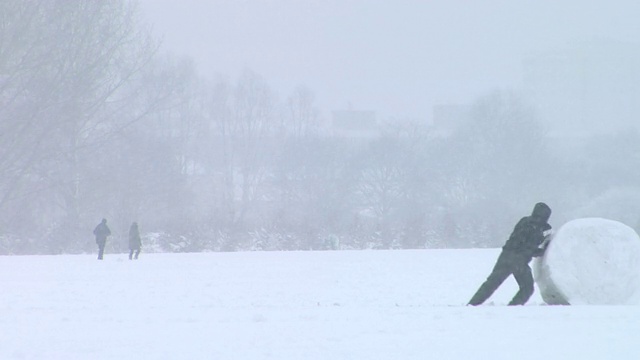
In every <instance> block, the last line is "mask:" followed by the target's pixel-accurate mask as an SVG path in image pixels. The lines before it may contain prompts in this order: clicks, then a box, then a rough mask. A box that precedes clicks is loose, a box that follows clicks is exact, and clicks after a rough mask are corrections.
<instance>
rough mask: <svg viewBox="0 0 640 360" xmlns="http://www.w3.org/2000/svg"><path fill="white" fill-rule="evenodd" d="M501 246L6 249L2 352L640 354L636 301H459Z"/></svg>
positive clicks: (505, 297)
mask: <svg viewBox="0 0 640 360" xmlns="http://www.w3.org/2000/svg"><path fill="white" fill-rule="evenodd" d="M497 255H498V250H415V251H327V252H250V253H206V254H145V253H142V255H141V257H140V260H138V261H129V260H127V258H126V255H124V254H106V256H105V260H104V261H102V262H99V261H97V260H95V256H94V255H61V256H20V257H18V256H14V257H6V256H5V257H0V286H1V287H0V359H67V360H68V359H119V360H124V359H278V360H289V359H295V360H312V359H318V360H328V359H331V360H335V359H367V360H370V359H396V360H401V359H545V360H549V359H579V360H584V359H640V307H638V306H546V305H543V302H542V300H541V298H540V295H539V294H538V292H537V291H536V294H535V295H534V296H533V297H532V299H531V300H530V301H529V303H528V304H527V305H526V306H523V307H507V306H504V305H505V304H506V303H507V302H508V301H509V300H510V298H511V297H512V296H513V294H514V293H515V292H516V288H517V285H516V284H515V281H513V279H512V278H510V279H508V280H507V282H506V283H505V284H504V285H503V286H502V287H501V288H500V289H499V290H498V292H496V294H494V296H493V297H492V298H491V299H489V303H488V304H487V305H486V306H480V307H467V306H464V304H465V303H466V301H467V300H468V299H469V297H470V296H471V295H472V294H473V293H474V292H475V290H476V289H477V287H478V286H479V285H480V284H481V282H482V281H483V280H484V279H485V277H486V276H487V275H488V274H489V272H490V270H491V268H492V266H493V264H494V261H495V259H496V257H497Z"/></svg>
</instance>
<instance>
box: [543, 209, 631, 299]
mask: <svg viewBox="0 0 640 360" xmlns="http://www.w3.org/2000/svg"><path fill="white" fill-rule="evenodd" d="M534 273H535V279H536V283H537V284H538V287H539V289H540V295H541V296H542V299H543V300H544V301H545V302H546V303H548V304H550V305H560V304H562V305H568V304H571V305H585V304H591V305H613V304H633V303H637V301H638V300H639V299H640V298H639V297H640V237H638V234H637V233H636V232H635V231H634V230H633V229H632V228H630V227H629V226H627V225H624V224H623V223H621V222H618V221H613V220H607V219H602V218H584V219H577V220H572V221H569V222H567V223H566V224H564V225H563V226H562V227H561V228H560V229H559V230H558V232H557V233H556V234H555V236H554V238H553V240H552V241H551V243H550V244H549V247H548V248H547V251H546V252H545V254H544V256H543V257H540V258H537V259H536V261H535V262H534Z"/></svg>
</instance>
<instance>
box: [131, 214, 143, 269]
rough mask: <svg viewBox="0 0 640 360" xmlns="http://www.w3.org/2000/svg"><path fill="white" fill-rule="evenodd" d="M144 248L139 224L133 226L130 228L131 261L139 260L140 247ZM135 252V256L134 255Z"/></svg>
mask: <svg viewBox="0 0 640 360" xmlns="http://www.w3.org/2000/svg"><path fill="white" fill-rule="evenodd" d="M141 246H142V241H140V231H139V230H138V223H135V222H134V223H133V224H131V227H130V228H129V260H131V259H136V260H138V255H140V247H141ZM134 252H135V256H134V254H133V253H134Z"/></svg>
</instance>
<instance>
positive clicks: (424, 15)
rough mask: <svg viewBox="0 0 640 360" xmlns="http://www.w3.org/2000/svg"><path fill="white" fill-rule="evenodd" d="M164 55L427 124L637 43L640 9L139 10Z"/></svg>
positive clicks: (277, 6) (174, 4)
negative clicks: (540, 65) (555, 53)
mask: <svg viewBox="0 0 640 360" xmlns="http://www.w3.org/2000/svg"><path fill="white" fill-rule="evenodd" d="M140 4H141V12H142V13H143V15H144V17H145V18H146V20H147V21H149V22H150V23H152V24H153V27H154V32H155V34H156V35H157V36H159V37H161V38H163V43H164V48H165V49H167V50H170V51H172V52H174V53H177V54H181V55H188V56H190V57H192V58H193V59H194V60H195V62H196V64H197V65H198V67H199V69H200V71H201V72H202V73H203V74H204V75H206V76H210V77H212V76H214V75H215V74H222V75H226V76H228V77H230V78H231V79H234V78H235V77H237V75H238V73H240V72H241V71H242V70H243V69H245V68H248V69H251V70H253V71H256V72H257V73H259V74H261V75H263V76H264V77H265V78H266V80H267V81H268V83H269V84H271V86H272V87H273V88H274V90H276V91H277V92H278V93H279V94H280V96H282V97H285V96H287V95H288V94H289V93H290V92H291V90H292V89H293V88H294V87H295V86H296V85H298V84H304V85H306V86H308V87H309V88H311V89H312V90H313V91H314V92H315V93H316V97H317V101H318V105H319V107H320V108H321V109H322V110H323V111H330V110H335V109H345V108H347V107H349V106H352V107H353V108H354V109H360V110H375V111H377V113H378V117H379V118H388V117H399V118H407V117H408V118H414V119H420V120H422V119H427V120H428V119H430V117H431V110H432V106H433V105H434V104H439V103H468V102H471V101H473V100H474V99H475V98H476V97H477V96H480V95H482V94H485V93H487V92H488V91H491V90H494V89H496V88H502V89H504V88H517V87H518V86H519V84H520V81H521V77H522V71H521V66H522V62H523V59H524V57H525V56H527V55H528V54H531V53H536V52H540V51H549V50H553V49H556V48H560V47H563V46H566V45H567V44H571V43H576V42H583V41H593V40H613V41H622V42H630V43H638V42H640V22H638V21H637V16H638V14H640V2H637V1H589V2H584V1H577V0H574V1H553V0H526V1H513V0H504V1H498V0H491V1H462V0H433V1H406V0H401V1H388V0H387V1H378V0H352V1H349V0H326V1H318V0H313V1H312V0H298V1H296V0H271V1H259V0H216V1H211V0H181V1H175V0H140Z"/></svg>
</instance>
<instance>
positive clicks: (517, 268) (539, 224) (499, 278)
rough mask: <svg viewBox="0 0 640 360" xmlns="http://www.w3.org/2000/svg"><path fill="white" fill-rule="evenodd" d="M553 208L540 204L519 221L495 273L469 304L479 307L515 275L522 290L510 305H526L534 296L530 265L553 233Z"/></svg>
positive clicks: (500, 257)
mask: <svg viewBox="0 0 640 360" xmlns="http://www.w3.org/2000/svg"><path fill="white" fill-rule="evenodd" d="M550 216H551V209H550V208H549V206H547V204H545V203H537V204H536V205H535V206H534V208H533V212H532V214H531V216H526V217H523V218H522V219H520V221H519V222H518V223H517V224H516V226H515V228H514V229H513V232H512V233H511V236H510V237H509V240H507V242H506V243H505V245H504V246H503V247H502V252H501V253H500V256H499V257H498V261H497V262H496V265H495V266H494V267H493V271H492V272H491V274H490V275H489V277H488V278H487V281H485V282H484V283H483V284H482V286H480V288H479V289H478V291H477V292H476V293H475V295H473V297H472V298H471V300H469V305H480V304H482V303H483V302H484V301H485V300H487V299H488V298H489V297H490V296H491V295H492V294H493V292H494V291H496V289H498V287H499V286H500V285H501V284H502V283H503V282H504V281H505V280H506V279H507V278H508V277H509V275H512V274H513V277H515V279H516V281H517V282H518V286H519V287H520V290H519V291H518V292H517V293H516V295H515V296H514V297H513V299H512V300H511V302H509V305H524V304H525V303H526V302H527V300H529V298H530V297H531V295H533V276H532V275H531V268H530V267H529V262H530V261H531V259H532V258H533V257H538V256H541V255H543V254H544V251H545V250H546V248H547V246H548V243H549V240H550V233H551V231H550V230H551V225H549V223H548V221H549V217H550Z"/></svg>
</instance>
